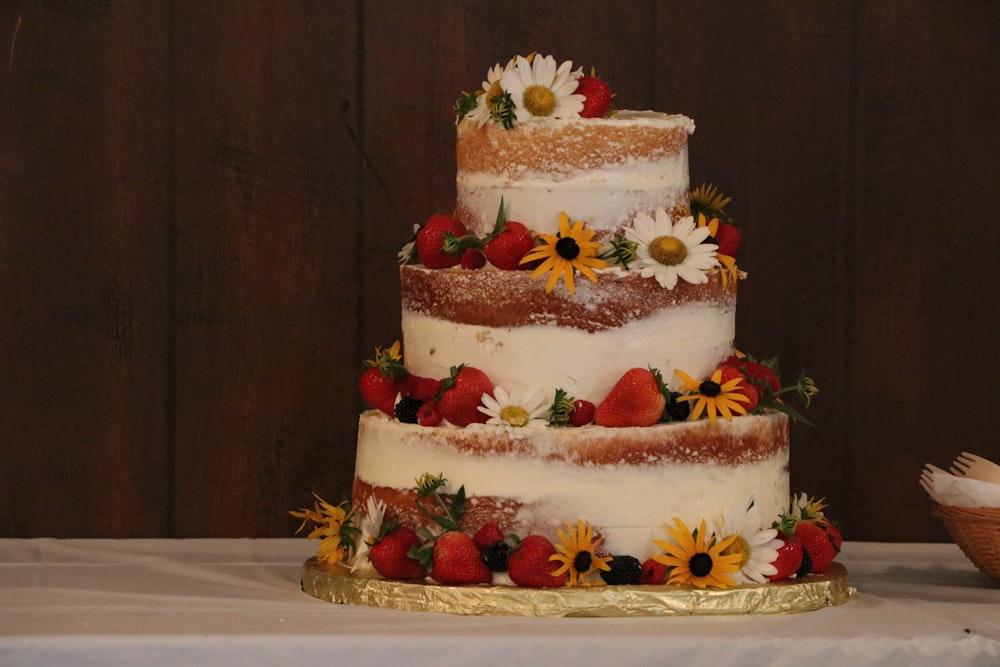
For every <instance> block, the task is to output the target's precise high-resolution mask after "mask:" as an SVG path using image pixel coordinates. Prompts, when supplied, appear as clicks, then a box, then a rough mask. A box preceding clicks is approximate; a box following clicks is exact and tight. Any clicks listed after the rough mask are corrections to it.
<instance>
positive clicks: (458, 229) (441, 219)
mask: <svg viewBox="0 0 1000 667" xmlns="http://www.w3.org/2000/svg"><path fill="white" fill-rule="evenodd" d="M467 234H468V231H467V230H466V228H465V225H464V224H462V221H461V220H459V219H457V218H453V217H451V216H450V215H432V216H431V217H429V218H428V219H427V222H425V223H424V225H423V227H421V228H420V231H418V232H417V238H416V243H415V245H416V249H417V258H418V259H419V260H420V263H421V264H423V265H424V266H426V267H427V268H428V269H446V268H449V267H452V266H455V265H456V264H458V263H459V262H461V261H462V254H463V253H464V252H465V249H466V248H465V246H464V245H463V244H462V243H461V242H460V239H462V237H465V236H467Z"/></svg>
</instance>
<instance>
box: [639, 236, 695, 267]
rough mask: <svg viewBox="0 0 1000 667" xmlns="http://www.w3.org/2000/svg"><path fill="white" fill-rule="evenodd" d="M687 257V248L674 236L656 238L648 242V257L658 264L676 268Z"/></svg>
mask: <svg viewBox="0 0 1000 667" xmlns="http://www.w3.org/2000/svg"><path fill="white" fill-rule="evenodd" d="M687 255H688V251H687V246H686V245H684V242H683V241H681V240H680V239H679V238H677V237H675V236H657V237H656V238H655V239H653V240H652V241H650V242H649V256H650V257H652V258H653V259H655V260H656V261H657V262H659V263H660V264H666V265H667V266H676V265H678V264H680V263H681V262H683V261H684V260H685V259H686V258H687Z"/></svg>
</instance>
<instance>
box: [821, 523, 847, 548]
mask: <svg viewBox="0 0 1000 667" xmlns="http://www.w3.org/2000/svg"><path fill="white" fill-rule="evenodd" d="M823 529H824V530H826V533H827V535H829V536H830V541H831V542H833V548H834V549H836V550H837V553H840V546H841V545H842V544H843V543H844V538H843V536H842V535H841V534H840V528H838V527H837V526H835V525H833V524H832V523H830V522H829V521H827V522H825V523H824V524H823Z"/></svg>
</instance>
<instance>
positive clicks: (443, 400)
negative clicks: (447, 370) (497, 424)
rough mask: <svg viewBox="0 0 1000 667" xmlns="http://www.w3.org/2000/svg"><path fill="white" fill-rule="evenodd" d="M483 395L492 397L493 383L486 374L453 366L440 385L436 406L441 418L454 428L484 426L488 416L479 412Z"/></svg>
mask: <svg viewBox="0 0 1000 667" xmlns="http://www.w3.org/2000/svg"><path fill="white" fill-rule="evenodd" d="M483 394H489V395H491V396H492V395H493V383H492V382H491V381H490V379H489V378H488V377H486V373H484V372H482V371H481V370H479V369H478V368H473V367H472V366H466V365H464V364H463V365H461V366H454V367H453V368H452V369H451V375H450V377H448V378H446V379H445V380H444V383H443V384H442V385H441V393H440V394H439V395H438V399H437V406H438V410H439V411H440V412H441V416H442V417H444V418H445V419H447V420H448V421H449V422H451V423H452V424H454V425H455V426H468V425H469V424H473V423H477V424H484V423H486V420H488V419H489V416H488V415H486V414H484V413H482V412H480V411H479V409H478V408H479V405H480V404H481V403H482V399H483Z"/></svg>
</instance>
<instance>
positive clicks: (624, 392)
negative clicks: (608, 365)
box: [594, 368, 667, 427]
mask: <svg viewBox="0 0 1000 667" xmlns="http://www.w3.org/2000/svg"><path fill="white" fill-rule="evenodd" d="M658 375H659V372H658V371H652V370H650V369H648V368H632V369H629V370H628V371H626V372H625V374H624V375H623V376H622V377H621V378H620V379H619V380H618V382H617V383H616V384H615V386H614V387H612V388H611V393H609V394H608V395H607V397H606V398H605V399H604V400H603V401H601V403H600V404H599V405H598V406H597V410H596V411H595V412H594V423H595V424H598V425H599V426H612V427H619V426H652V425H653V424H655V423H656V422H658V421H660V417H661V416H662V415H663V408H664V407H665V406H666V404H667V400H666V398H664V396H663V392H662V391H661V386H662V384H663V383H662V381H661V379H660V378H659V377H658Z"/></svg>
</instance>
